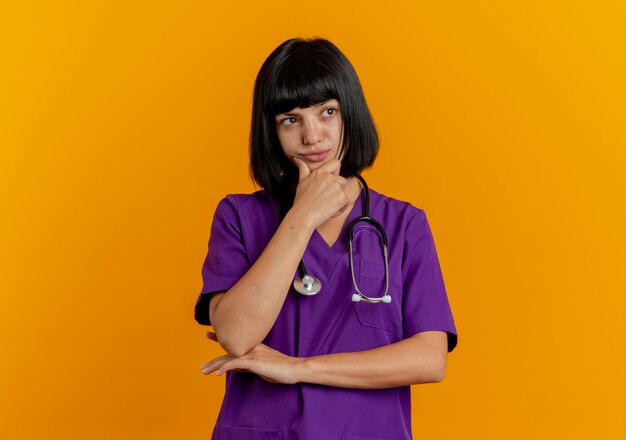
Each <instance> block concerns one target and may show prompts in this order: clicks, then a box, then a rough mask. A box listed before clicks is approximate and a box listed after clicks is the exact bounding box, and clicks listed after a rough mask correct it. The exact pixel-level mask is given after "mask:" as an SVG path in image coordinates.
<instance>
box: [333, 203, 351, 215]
mask: <svg viewBox="0 0 626 440" xmlns="http://www.w3.org/2000/svg"><path fill="white" fill-rule="evenodd" d="M346 209H348V205H344V207H343V208H341V209H340V210H339V211H337V214H335V215H333V218H337V217H339V216H340V215H341V214H343V212H344V211H345V210H346Z"/></svg>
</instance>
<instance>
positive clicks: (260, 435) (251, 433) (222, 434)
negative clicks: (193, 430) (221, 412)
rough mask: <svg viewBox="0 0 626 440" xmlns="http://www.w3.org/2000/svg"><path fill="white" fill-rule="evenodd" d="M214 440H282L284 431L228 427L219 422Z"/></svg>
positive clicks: (214, 433)
mask: <svg viewBox="0 0 626 440" xmlns="http://www.w3.org/2000/svg"><path fill="white" fill-rule="evenodd" d="M211 438H212V440H281V439H282V438H283V431H282V430H281V429H274V428H251V427H242V426H228V425H225V424H223V423H220V422H217V424H216V425H215V429H214V430H213V436H212V437H211Z"/></svg>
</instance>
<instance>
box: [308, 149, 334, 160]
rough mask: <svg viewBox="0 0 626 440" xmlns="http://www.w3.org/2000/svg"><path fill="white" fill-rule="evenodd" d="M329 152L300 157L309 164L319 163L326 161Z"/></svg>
mask: <svg viewBox="0 0 626 440" xmlns="http://www.w3.org/2000/svg"><path fill="white" fill-rule="evenodd" d="M329 152H330V150H324V151H317V152H315V153H309V154H303V155H302V157H303V158H304V160H306V161H309V162H321V161H323V160H324V159H326V156H328V153H329Z"/></svg>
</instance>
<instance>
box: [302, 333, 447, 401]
mask: <svg viewBox="0 0 626 440" xmlns="http://www.w3.org/2000/svg"><path fill="white" fill-rule="evenodd" d="M446 361H447V336H446V333H445V332H438V331H436V332H424V333H419V334H417V335H415V336H413V337H411V338H408V339H405V340H402V341H399V342H397V343H394V344H390V345H386V346H383V347H378V348H375V349H372V350H366V351H360V352H354V353H336V354H328V355H321V356H314V357H310V358H304V359H302V362H300V363H299V366H298V381H299V382H308V383H315V384H320V385H328V386H334V387H342V388H370V389H372V388H391V387H397V386H404V385H412V384H418V383H429V382H440V381H441V380H443V377H444V375H445V369H446Z"/></svg>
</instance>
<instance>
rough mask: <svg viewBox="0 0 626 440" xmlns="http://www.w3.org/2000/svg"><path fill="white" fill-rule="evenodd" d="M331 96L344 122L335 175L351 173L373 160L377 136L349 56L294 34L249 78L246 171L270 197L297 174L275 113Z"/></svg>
mask: <svg viewBox="0 0 626 440" xmlns="http://www.w3.org/2000/svg"><path fill="white" fill-rule="evenodd" d="M330 99H336V100H337V101H339V105H340V114H341V118H342V121H343V135H342V144H341V146H340V149H339V151H340V153H339V154H340V155H341V154H342V153H344V156H343V158H342V162H341V172H340V174H341V175H342V176H343V177H351V176H354V175H355V174H357V173H359V172H361V171H362V170H363V169H365V168H367V167H369V166H371V165H372V164H373V163H374V160H375V159H376V155H377V154H378V144H379V141H378V133H377V132H376V127H375V125H374V121H373V119H372V116H371V114H370V111H369V109H368V108H367V103H366V102H365V96H364V95H363V89H362V88H361V83H360V82H359V78H358V76H357V74H356V71H355V70H354V67H352V64H351V63H350V61H349V60H348V58H346V56H345V55H344V54H343V53H342V52H341V51H340V50H339V49H338V48H337V47H336V46H335V45H334V44H333V43H331V42H330V41H328V40H325V39H323V38H313V39H308V40H305V39H301V38H293V39H290V40H287V41H285V42H284V43H282V44H281V45H280V46H278V47H277V48H276V49H274V51H273V52H272V53H271V54H270V56H269V57H268V58H267V59H266V60H265V62H264V63H263V65H262V66H261V69H260V70H259V73H258V75H257V77H256V81H255V83H254V95H253V104H252V124H251V128H250V173H251V176H252V179H253V180H254V181H255V182H256V183H257V184H259V185H260V186H261V187H262V188H264V189H265V190H267V191H268V192H269V193H270V194H272V195H273V196H276V197H279V196H281V195H284V194H285V192H286V191H290V190H291V189H290V186H289V184H290V181H291V179H292V178H293V177H294V176H297V173H298V170H297V168H296V167H295V166H294V165H293V164H292V163H291V162H290V161H289V160H288V159H287V158H286V157H285V155H284V154H283V150H282V147H281V145H280V141H279V140H278V134H277V132H276V115H278V114H280V113H285V112H288V111H289V110H292V109H294V108H295V107H301V108H305V107H309V106H311V105H314V104H319V103H322V102H325V101H328V100H330Z"/></svg>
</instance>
